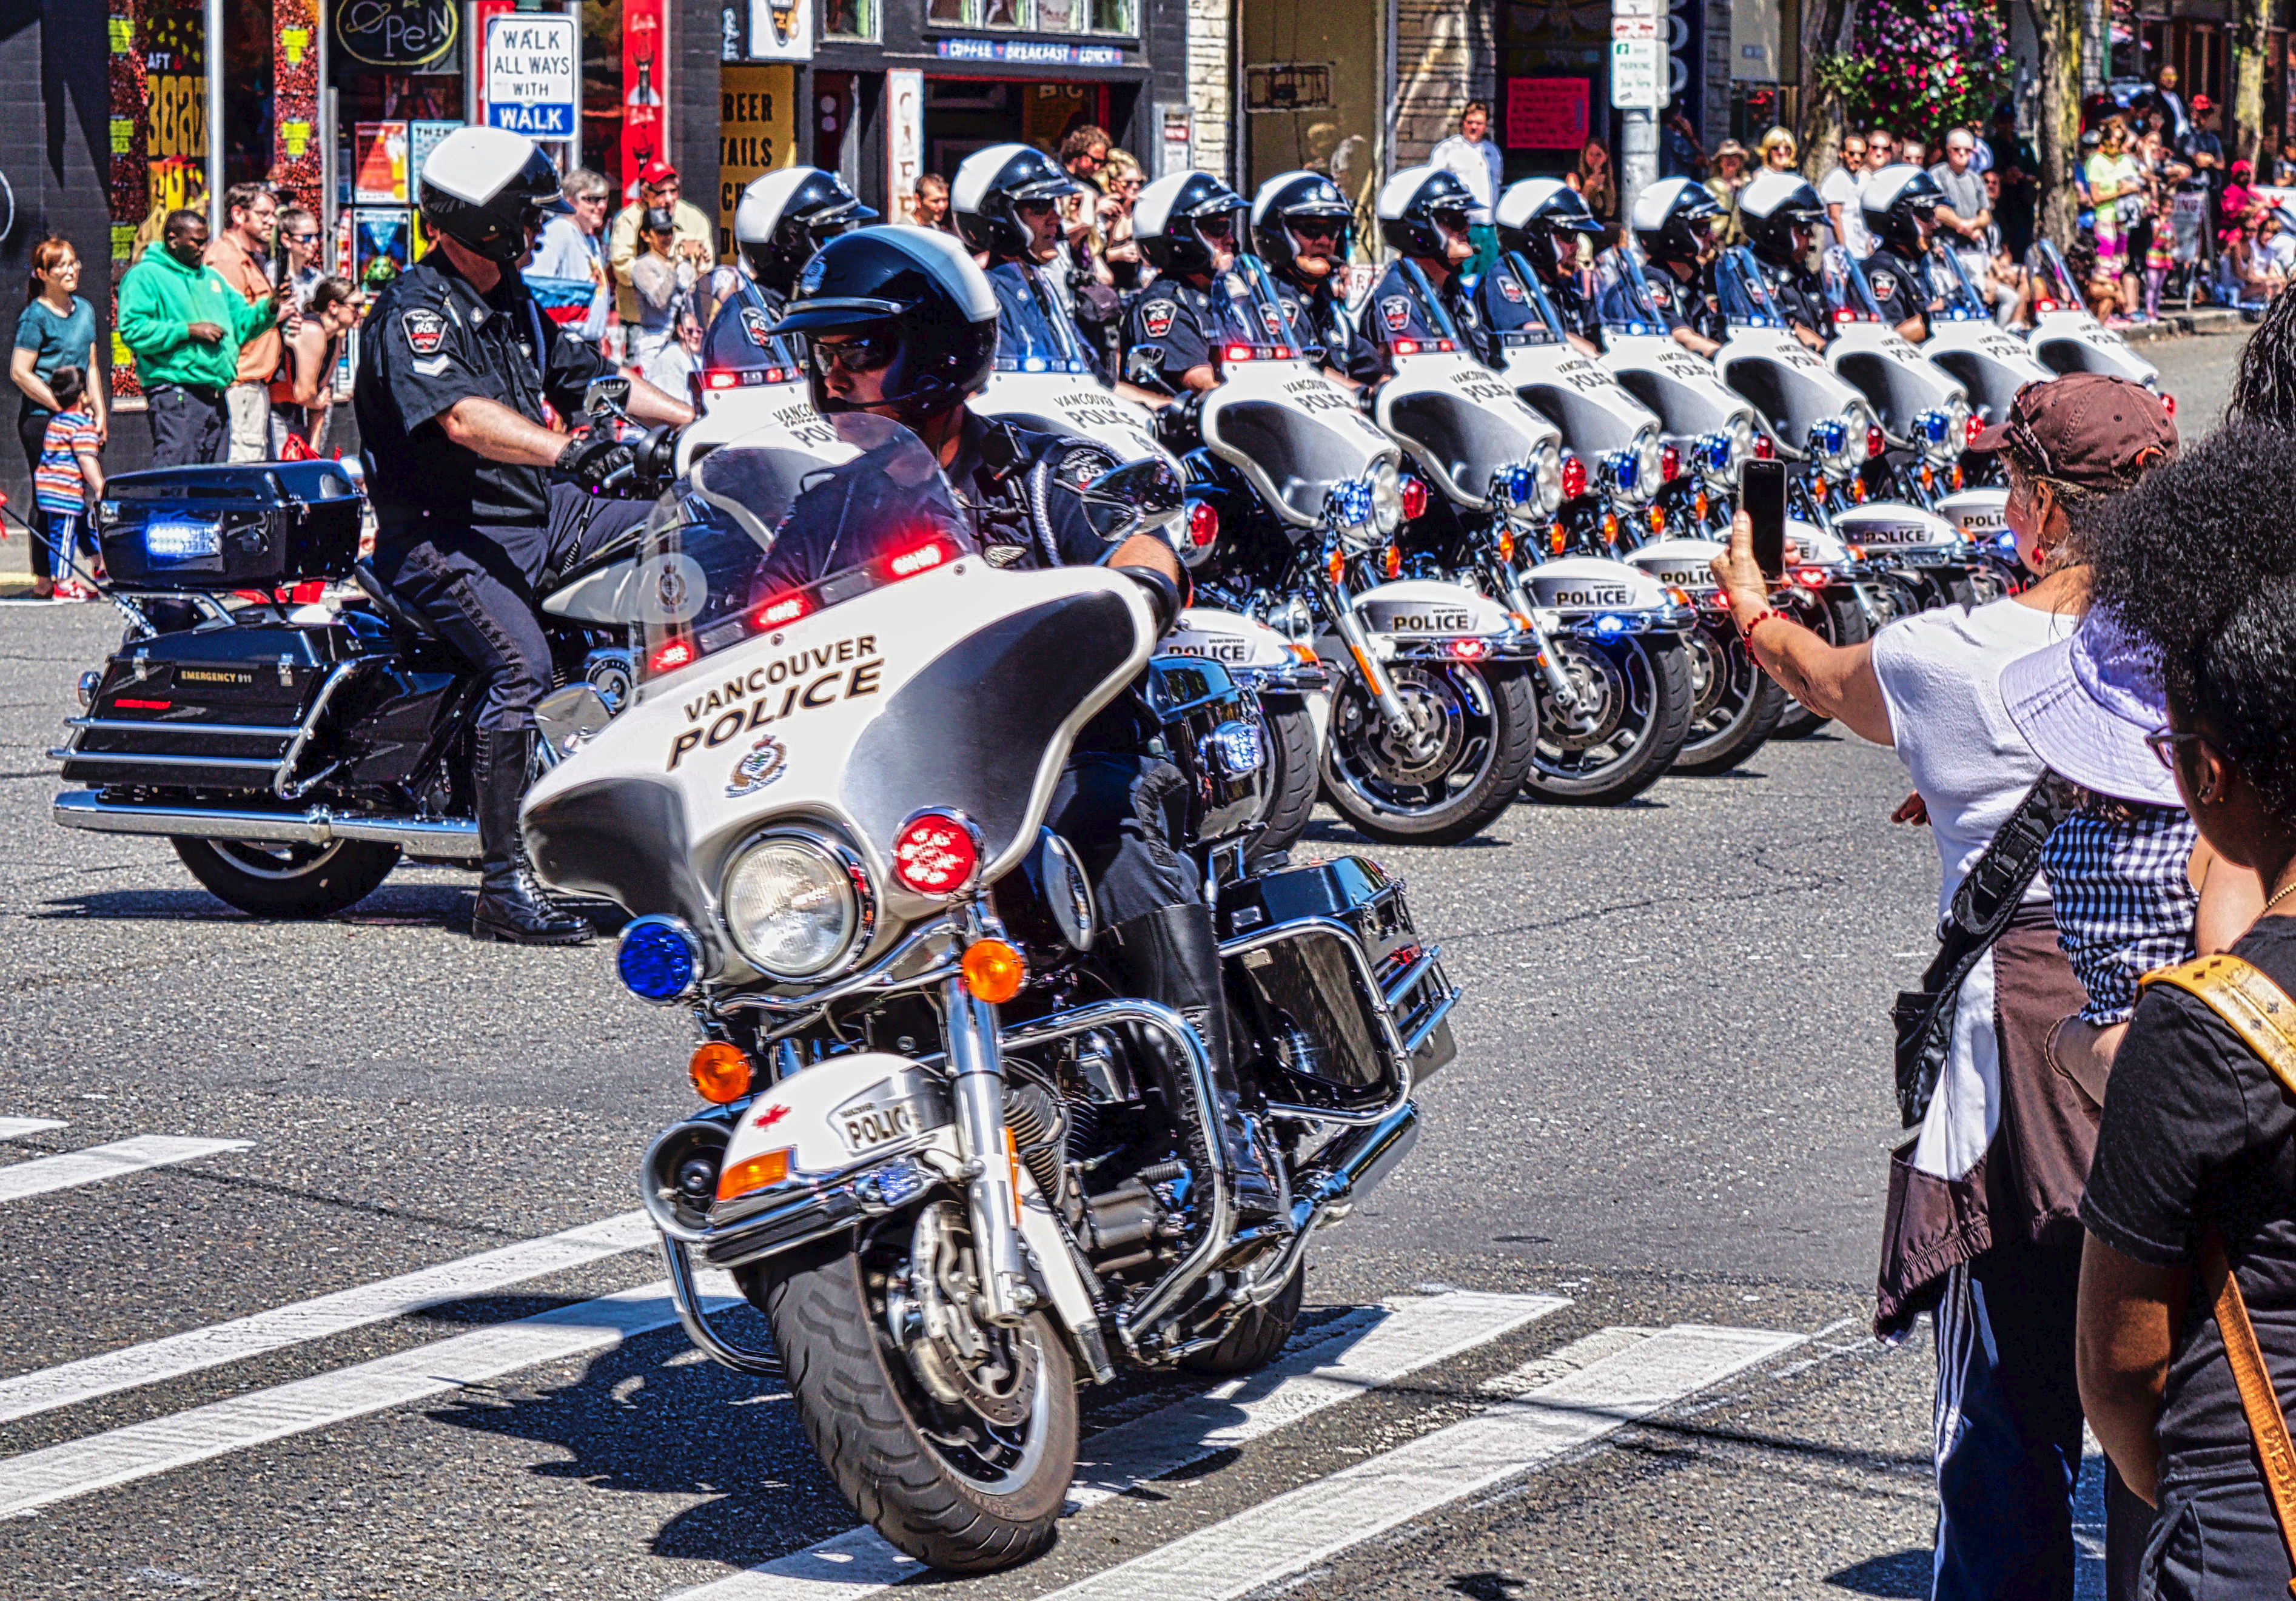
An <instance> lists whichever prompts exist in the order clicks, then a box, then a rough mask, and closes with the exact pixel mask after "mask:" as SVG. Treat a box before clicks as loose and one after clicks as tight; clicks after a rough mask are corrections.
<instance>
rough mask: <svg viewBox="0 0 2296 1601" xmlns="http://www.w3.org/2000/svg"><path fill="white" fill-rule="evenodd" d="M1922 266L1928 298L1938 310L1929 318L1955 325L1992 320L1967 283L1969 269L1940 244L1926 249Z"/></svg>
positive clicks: (1990, 314) (1982, 302)
mask: <svg viewBox="0 0 2296 1601" xmlns="http://www.w3.org/2000/svg"><path fill="white" fill-rule="evenodd" d="M1923 265H1924V266H1925V267H1927V268H1928V272H1929V280H1930V298H1931V300H1935V301H1937V302H1938V307H1939V308H1938V310H1937V311H1935V312H1932V313H1931V316H1940V315H1941V316H1945V317H1946V318H1947V319H1948V320H1949V321H1952V322H1956V323H1959V322H1969V321H1973V320H1976V319H1979V318H1989V317H1990V316H1992V313H1990V312H1989V311H1987V310H1986V308H1985V297H1984V296H1983V295H1981V294H1980V293H1978V292H1977V285H1976V284H1974V283H1971V282H1970V281H1969V269H1968V268H1967V267H1964V266H1963V265H1962V261H1961V258H1960V257H1959V256H1958V255H1956V253H1955V252H1953V251H1952V250H1948V249H1946V247H1945V242H1944V241H1943V240H1939V241H1937V242H1933V243H1932V244H1931V246H1930V253H1929V259H1928V260H1927V261H1926V262H1925V263H1923Z"/></svg>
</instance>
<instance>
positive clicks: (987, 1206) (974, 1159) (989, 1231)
mask: <svg viewBox="0 0 2296 1601" xmlns="http://www.w3.org/2000/svg"><path fill="white" fill-rule="evenodd" d="M940 995H941V1011H942V1014H943V1016H944V1019H945V1022H944V1023H943V1027H944V1029H945V1030H946V1031H947V1039H948V1065H949V1071H950V1073H951V1075H952V1077H953V1080H954V1083H953V1086H952V1100H953V1102H954V1104H955V1112H956V1146H957V1154H958V1155H959V1156H960V1157H962V1158H963V1159H964V1175H965V1189H964V1198H965V1211H966V1214H967V1217H968V1219H969V1220H970V1221H971V1223H972V1249H973V1260H975V1261H977V1262H978V1263H979V1264H980V1285H978V1286H977V1292H976V1293H977V1298H978V1302H979V1304H978V1310H979V1312H980V1316H981V1317H982V1318H986V1319H987V1320H988V1322H991V1323H996V1324H1002V1325H1004V1326H1006V1327H1011V1326H1013V1325H1014V1324H1017V1323H1019V1322H1021V1320H1022V1319H1023V1318H1027V1317H1028V1315H1029V1311H1030V1310H1031V1309H1032V1308H1034V1307H1035V1306H1036V1304H1037V1292H1036V1289H1035V1287H1034V1286H1033V1285H1030V1284H1029V1269H1028V1264H1027V1262H1026V1260H1024V1259H1023V1258H1022V1256H1021V1186H1020V1173H1019V1166H1018V1162H1017V1159H1016V1157H1015V1155H1014V1153H1013V1137H1012V1136H1011V1134H1009V1133H1008V1132H1007V1131H1006V1130H1005V1062H1004V1057H1003V1055H1001V1053H1000V1052H999V1050H998V1047H997V1039H996V1007H995V1006H991V1005H989V1004H988V1002H987V1001H984V1000H980V999H979V998H976V997H975V996H974V995H973V994H972V991H971V990H969V989H966V988H965V987H964V978H963V976H962V975H959V976H955V977H951V978H948V979H945V980H943V981H941V990H940Z"/></svg>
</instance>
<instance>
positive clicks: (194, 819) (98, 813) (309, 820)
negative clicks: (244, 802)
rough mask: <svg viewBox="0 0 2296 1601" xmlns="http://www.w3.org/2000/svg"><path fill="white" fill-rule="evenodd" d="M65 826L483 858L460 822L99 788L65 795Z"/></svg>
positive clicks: (60, 808)
mask: <svg viewBox="0 0 2296 1601" xmlns="http://www.w3.org/2000/svg"><path fill="white" fill-rule="evenodd" d="M49 815H50V816H51V817H53V819H54V820H55V822H56V823H57V824H59V825H61V826H63V827H65V828H80V829H86V830H88V831H90V832H93V833H149V834H162V835H165V836H168V837H169V838H173V839H189V840H243V841H250V842H259V843H263V844H276V845H326V844H332V842H335V841H337V840H363V841H366V842H372V843H374V844H380V845H397V846H398V847H399V848H400V849H401V850H405V851H406V853H407V854H408V855H409V856H417V857H442V858H448V859H451V860H456V861H476V860H477V859H478V858H479V825H477V824H476V823H474V822H472V821H471V820H469V819H468V818H463V817H337V816H335V815H334V814H333V813H332V812H330V811H328V810H327V809H326V808H324V807H319V806H315V807H313V808H311V809H309V810H308V811H300V812H280V811H211V810H209V809H204V808H195V807H181V806H132V805H126V804H122V803H120V802H117V801H104V800H102V798H101V797H100V796H99V795H98V793H97V792H95V791H94V790H68V791H66V792H64V793H62V794H61V795H58V796H57V797H56V799H55V803H54V805H53V808H52V809H51V811H50V814H49Z"/></svg>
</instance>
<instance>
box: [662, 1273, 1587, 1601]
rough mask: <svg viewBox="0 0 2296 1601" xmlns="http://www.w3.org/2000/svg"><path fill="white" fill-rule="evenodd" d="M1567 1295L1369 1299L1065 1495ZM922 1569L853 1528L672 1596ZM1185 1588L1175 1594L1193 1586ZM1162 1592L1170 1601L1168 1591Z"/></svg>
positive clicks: (1191, 1406) (1152, 1426) (1311, 1410)
mask: <svg viewBox="0 0 2296 1601" xmlns="http://www.w3.org/2000/svg"><path fill="white" fill-rule="evenodd" d="M1569 1305H1570V1301H1567V1300H1565V1299H1564V1298H1562V1297H1561V1296H1555V1295H1485V1294H1480V1293H1475V1292H1472V1291H1465V1290H1455V1291H1447V1292H1445V1293H1441V1294H1437V1295H1430V1296H1424V1297H1417V1298H1413V1299H1410V1300H1406V1301H1399V1302H1398V1303H1396V1304H1395V1305H1394V1306H1392V1307H1391V1308H1390V1309H1388V1310H1385V1311H1384V1312H1375V1311H1371V1310H1368V1309H1366V1310H1365V1311H1362V1312H1358V1313H1357V1314H1355V1315H1353V1316H1352V1317H1349V1318H1346V1319H1344V1320H1343V1321H1344V1326H1343V1327H1342V1328H1341V1330H1340V1331H1339V1332H1337V1333H1335V1334H1332V1335H1330V1336H1328V1337H1326V1338H1324V1339H1322V1340H1319V1341H1317V1342H1316V1343H1315V1344H1313V1345H1311V1346H1308V1348H1306V1349H1305V1350H1302V1351H1293V1352H1292V1353H1291V1354H1289V1355H1287V1356H1285V1357H1283V1358H1281V1359H1278V1360H1276V1361H1275V1362H1272V1363H1270V1364H1269V1365H1268V1366H1267V1367H1264V1368H1262V1369H1260V1370H1259V1372H1258V1373H1255V1374H1251V1375H1247V1376H1245V1377H1242V1378H1239V1379H1230V1380H1228V1381H1227V1382H1226V1383H1221V1384H1219V1385H1217V1386H1215V1387H1214V1388H1213V1389H1211V1390H1210V1391H1208V1392H1205V1393H1203V1394H1201V1395H1197V1396H1192V1397H1190V1398H1189V1399H1188V1400H1184V1401H1180V1402H1177V1403H1176V1404H1175V1405H1172V1406H1169V1407H1165V1408H1160V1410H1158V1411H1155V1412H1152V1413H1150V1414H1149V1415H1148V1416H1145V1417H1140V1418H1135V1419H1134V1420H1133V1421H1132V1422H1130V1423H1127V1424H1118V1425H1117V1426H1116V1427H1115V1428H1112V1429H1109V1430H1107V1431H1105V1432H1103V1433H1100V1434H1097V1435H1095V1436H1094V1437H1093V1438H1092V1439H1091V1440H1088V1441H1086V1442H1085V1444H1084V1447H1083V1449H1082V1450H1081V1451H1080V1452H1079V1458H1080V1459H1079V1461H1078V1472H1077V1482H1076V1485H1075V1488H1074V1489H1073V1490H1071V1491H1070V1506H1071V1507H1076V1508H1078V1509H1079V1510H1081V1509H1082V1508H1083V1507H1092V1506H1096V1505H1098V1504H1099V1503H1101V1502H1103V1501H1105V1500H1108V1499H1109V1498H1111V1497H1114V1496H1118V1495H1121V1494H1122V1493H1123V1492H1124V1491H1125V1490H1128V1489H1130V1488H1131V1487H1132V1486H1134V1485H1136V1484H1138V1483H1141V1482H1144V1481H1146V1480H1149V1479H1153V1478H1155V1477H1157V1476H1158V1475H1160V1474H1169V1473H1172V1472H1174V1471H1175V1470H1177V1469H1179V1468H1183V1467H1185V1466H1188V1465H1189V1464H1190V1463H1192V1462H1198V1461H1201V1460H1202V1459H1203V1458H1204V1457H1209V1456H1210V1455H1212V1454H1213V1453H1214V1452H1216V1451H1222V1450H1227V1449H1231V1448H1233V1447H1235V1446H1239V1445H1242V1444H1244V1443H1245V1442H1247V1441H1252V1440H1257V1439H1259V1437H1261V1436H1262V1435H1265V1434H1267V1433H1273V1432H1274V1431H1275V1430H1277V1429H1280V1428H1283V1427H1285V1426H1286V1425H1288V1424H1294V1423H1297V1422H1299V1421H1300V1419H1302V1418H1305V1417H1308V1416H1313V1415H1314V1414H1316V1413H1317V1412H1321V1411H1323V1410H1324V1409H1325V1408H1329V1407H1333V1406H1337V1405H1338V1404H1339V1403H1340V1402H1341V1401H1343V1400H1349V1399H1351V1398H1353V1397H1355V1396H1358V1395H1361V1394H1363V1393H1364V1392H1366V1391H1370V1390H1376V1389H1379V1388H1381V1387H1382V1386H1383V1385H1387V1384H1392V1383H1396V1382H1397V1381H1398V1380H1399V1379H1402V1378H1404V1377H1406V1375H1410V1374H1412V1373H1415V1372H1418V1371H1420V1370H1422V1369H1423V1368H1427V1367H1433V1366H1434V1365H1435V1364H1437V1363H1439V1362H1443V1361H1447V1360H1448V1359H1451V1358H1452V1357H1455V1356H1457V1355H1458V1354H1460V1353H1461V1352H1462V1351H1469V1350H1472V1349H1473V1348H1474V1347H1476V1346H1478V1345H1484V1344H1488V1343H1489V1342H1491V1341H1493V1340H1496V1339H1498V1338H1499V1337H1501V1336H1502V1335H1504V1334H1508V1333H1509V1332H1511V1331H1513V1330H1514V1329H1517V1328H1520V1327H1521V1326H1523V1325H1524V1324H1526V1323H1529V1322H1531V1321H1533V1320H1535V1319H1537V1318H1544V1317H1546V1316H1547V1315H1549V1314H1550V1313H1553V1312H1557V1311H1560V1310H1562V1309H1563V1308H1564V1307H1567V1306H1569ZM924 1571H925V1570H924V1567H923V1565H922V1564H920V1563H919V1562H918V1561H917V1560H916V1559H915V1558H914V1557H912V1556H905V1555H903V1554H902V1553H901V1552H900V1551H898V1550H897V1549H895V1548H893V1546H892V1545H891V1544H890V1542H889V1541H887V1540H886V1539H885V1538H884V1537H883V1536H882V1535H881V1534H879V1533H878V1532H877V1531H875V1530H874V1529H871V1528H866V1527H864V1528H860V1529H853V1530H849V1531H847V1532H845V1533H843V1534H840V1535H837V1536H834V1537H832V1539H825V1540H823V1541H821V1542H819V1543H818V1544H816V1545H813V1546H809V1547H808V1548H806V1549H804V1550H802V1551H797V1552H793V1553H791V1555H789V1556H782V1557H776V1558H775V1560H773V1561H772V1562H768V1563H766V1564H762V1565H760V1566H758V1567H755V1568H751V1569H750V1570H749V1571H748V1572H741V1573H734V1574H732V1575H730V1576H728V1577H726V1578H724V1579H720V1580H715V1581H713V1582H711V1583H709V1584H705V1585H702V1586H700V1587H699V1588H697V1589H688V1590H684V1591H681V1592H679V1593H678V1595H677V1597H676V1601H854V1598H855V1597H862V1596H868V1595H873V1594H874V1593H876V1592H877V1591H879V1590H881V1589H884V1588H885V1587H886V1586H888V1585H895V1584H899V1583H900V1582H902V1581H903V1580H907V1579H913V1578H915V1577H916V1576H917V1575H918V1574H920V1573H922V1572H924ZM1189 1593H1190V1592H1189V1591H1188V1590H1187V1589H1186V1587H1185V1586H1183V1587H1181V1588H1180V1589H1177V1590H1174V1591H1172V1592H1171V1595H1186V1594H1189ZM1160 1601H1170V1597H1169V1596H1167V1597H1160Z"/></svg>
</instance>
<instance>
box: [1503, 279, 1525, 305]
mask: <svg viewBox="0 0 2296 1601" xmlns="http://www.w3.org/2000/svg"><path fill="white" fill-rule="evenodd" d="M1498 280H1499V292H1500V293H1501V294H1503V295H1505V297H1506V298H1507V299H1508V300H1513V302H1514V303H1515V304H1516V305H1518V306H1520V305H1521V304H1522V285H1521V284H1520V283H1516V282H1515V281H1514V275H1513V273H1508V272H1503V273H1501V274H1499V275H1498Z"/></svg>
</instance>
